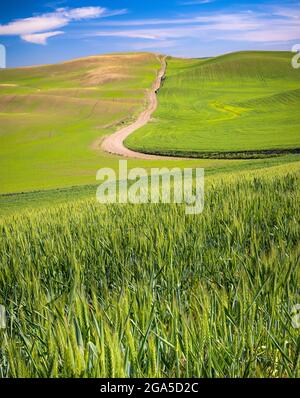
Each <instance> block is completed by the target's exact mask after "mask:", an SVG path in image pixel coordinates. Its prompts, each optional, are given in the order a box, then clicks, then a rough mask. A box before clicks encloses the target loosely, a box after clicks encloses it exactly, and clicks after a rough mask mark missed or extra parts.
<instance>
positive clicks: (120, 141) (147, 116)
mask: <svg viewBox="0 0 300 398" xmlns="http://www.w3.org/2000/svg"><path fill="white" fill-rule="evenodd" d="M159 60H160V63H161V68H160V70H159V72H158V74H157V77H156V79H155V82H154V84H153V85H152V88H151V90H150V91H149V94H148V105H147V108H146V109H145V110H144V111H142V113H140V115H139V116H138V118H137V119H136V120H135V121H134V122H133V123H131V124H129V125H128V126H125V127H122V128H121V129H120V130H118V131H116V132H115V133H113V134H112V135H110V136H108V137H105V138H104V139H103V140H102V141H101V144H100V143H99V140H98V142H97V141H96V142H95V143H94V144H93V148H94V149H96V148H97V147H98V148H99V145H101V149H102V150H103V151H104V152H108V153H110V154H113V155H119V156H125V157H127V158H134V159H145V160H162V159H171V160H174V159H183V158H176V157H173V156H164V155H151V154H147V153H142V152H136V151H133V150H131V149H128V148H126V146H125V145H124V141H125V139H126V138H127V137H128V136H129V135H130V134H132V133H133V132H134V131H136V130H138V129H139V128H141V127H143V126H145V125H146V124H147V123H148V122H149V121H150V120H151V116H152V114H153V112H154V111H155V110H156V108H157V92H158V90H159V89H160V88H161V84H162V80H163V78H164V76H165V73H166V68H167V63H166V57H161V58H159Z"/></svg>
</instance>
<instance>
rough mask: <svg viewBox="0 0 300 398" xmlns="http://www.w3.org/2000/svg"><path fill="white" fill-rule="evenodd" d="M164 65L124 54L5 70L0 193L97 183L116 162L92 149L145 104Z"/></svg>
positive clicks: (0, 94)
mask: <svg viewBox="0 0 300 398" xmlns="http://www.w3.org/2000/svg"><path fill="white" fill-rule="evenodd" d="M158 68H159V62H158V61H157V59H156V58H155V56H154V55H153V54H146V53H145V54H143V53H141V54H121V55H120V54H119V55H110V56H97V57H88V58H83V59H78V60H74V61H70V62H66V63H62V64H58V65H46V66H41V67H32V68H20V69H7V70H1V71H0V140H1V145H0V192H1V193H3V192H17V191H22V190H33V189H43V188H53V187H61V186H68V185H69V186H70V185H74V184H84V183H85V184H86V183H93V182H94V181H95V173H96V170H97V169H98V168H99V167H101V166H102V165H103V163H104V162H105V165H107V166H112V167H114V166H115V164H116V161H115V160H114V159H112V158H111V157H107V156H106V155H104V154H101V153H97V152H95V151H93V150H92V149H91V144H92V143H93V141H94V140H95V139H96V138H97V137H101V136H104V135H107V134H111V133H112V132H113V131H114V130H115V128H116V125H117V124H118V123H122V122H128V120H130V118H132V117H133V116H134V115H135V114H137V113H138V112H139V111H140V110H141V108H142V107H143V106H144V98H145V90H146V89H148V88H149V87H151V84H152V82H153V80H154V78H155V75H156V71H157V70H158Z"/></svg>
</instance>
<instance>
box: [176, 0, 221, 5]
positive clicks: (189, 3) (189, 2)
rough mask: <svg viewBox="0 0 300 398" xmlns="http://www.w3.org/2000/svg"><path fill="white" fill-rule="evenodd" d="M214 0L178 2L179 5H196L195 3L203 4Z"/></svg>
mask: <svg viewBox="0 0 300 398" xmlns="http://www.w3.org/2000/svg"><path fill="white" fill-rule="evenodd" d="M213 2H214V0H187V1H180V2H179V3H178V4H179V5H180V6H196V5H203V4H209V3H213Z"/></svg>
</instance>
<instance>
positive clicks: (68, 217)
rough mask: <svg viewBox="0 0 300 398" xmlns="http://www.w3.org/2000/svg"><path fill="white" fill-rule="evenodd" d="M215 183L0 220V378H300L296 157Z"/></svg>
mask: <svg viewBox="0 0 300 398" xmlns="http://www.w3.org/2000/svg"><path fill="white" fill-rule="evenodd" d="M254 177H255V178H254ZM211 182H212V183H213V185H211V184H210V185H209V186H208V189H207V191H206V204H205V210H204V213H203V214H201V215H197V216H186V215H185V213H184V208H183V207H182V206H180V205H173V206H166V205H148V206H146V205H143V206H130V205H125V206H123V205H121V206H107V207H106V206H104V207H103V206H100V205H97V204H96V203H95V202H94V201H92V200H84V201H82V202H81V201H79V202H77V203H72V204H68V205H63V206H57V207H56V208H53V209H50V210H49V209H46V210H41V211H33V212H28V213H23V214H21V215H14V216H12V217H6V218H5V219H4V220H0V230H1V237H2V239H1V240H0V300H1V301H0V303H1V304H2V305H5V307H6V311H7V316H8V319H7V321H8V327H7V328H6V329H4V330H0V346H1V350H0V376H1V377H124V376H125V377H126V376H127V377H155V376H157V377H175V376H177V377H180V376H181V377H299V376H300V374H299V369H300V368H299V348H300V346H299V343H300V342H299V332H298V331H297V329H295V328H293V325H292V318H291V317H292V314H291V308H292V307H293V305H295V303H297V302H298V298H299V283H298V282H299V278H300V275H299V272H300V267H299V258H300V257H299V256H300V252H299V222H298V220H299V216H300V215H299V206H298V203H299V192H300V191H299V189H298V183H299V163H297V164H294V165H283V166H278V167H275V168H272V169H270V170H269V171H266V170H261V171H258V172H255V173H242V174H238V178H236V177H235V176H234V175H229V176H227V177H225V178H222V179H220V178H219V177H217V178H215V179H213V180H212V181H211ZM149 226H151V228H149Z"/></svg>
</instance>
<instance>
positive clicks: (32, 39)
mask: <svg viewBox="0 0 300 398" xmlns="http://www.w3.org/2000/svg"><path fill="white" fill-rule="evenodd" d="M63 33H64V32H61V31H56V32H45V33H32V34H29V35H22V36H21V39H22V40H25V41H28V42H29V43H35V44H43V45H45V44H47V39H49V37H54V36H58V35H62V34H63Z"/></svg>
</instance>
